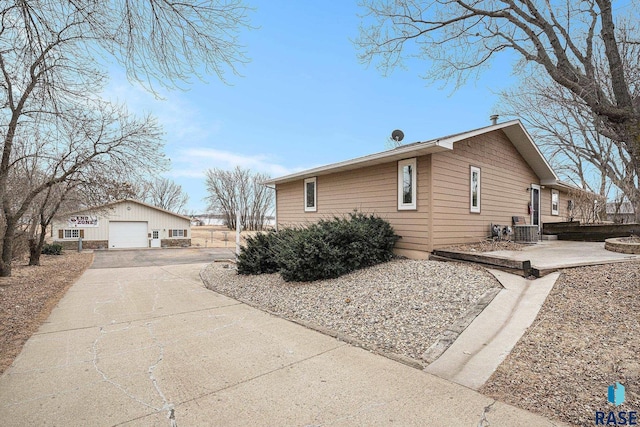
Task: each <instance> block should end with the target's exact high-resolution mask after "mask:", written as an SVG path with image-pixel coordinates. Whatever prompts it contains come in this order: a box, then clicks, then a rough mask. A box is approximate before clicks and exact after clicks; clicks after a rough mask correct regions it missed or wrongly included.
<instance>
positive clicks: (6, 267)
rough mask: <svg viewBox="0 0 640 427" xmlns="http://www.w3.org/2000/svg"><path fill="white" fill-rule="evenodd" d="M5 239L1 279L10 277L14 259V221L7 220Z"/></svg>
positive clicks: (3, 242)
mask: <svg viewBox="0 0 640 427" xmlns="http://www.w3.org/2000/svg"><path fill="white" fill-rule="evenodd" d="M3 237H4V239H3V241H2V260H1V261H0V277H10V276H11V262H12V258H13V239H14V237H15V221H14V220H13V219H10V218H6V228H5V232H4V236H3Z"/></svg>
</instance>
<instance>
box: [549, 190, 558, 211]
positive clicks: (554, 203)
mask: <svg viewBox="0 0 640 427" xmlns="http://www.w3.org/2000/svg"><path fill="white" fill-rule="evenodd" d="M559 206H560V194H559V193H558V190H551V215H560V212H559Z"/></svg>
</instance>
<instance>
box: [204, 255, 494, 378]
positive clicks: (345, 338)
mask: <svg viewBox="0 0 640 427" xmlns="http://www.w3.org/2000/svg"><path fill="white" fill-rule="evenodd" d="M217 262H224V260H217ZM233 263H234V264H235V262H233ZM207 267H208V265H207V266H205V267H203V268H202V270H200V273H199V275H200V280H202V283H203V284H204V287H205V288H207V289H209V290H210V291H212V292H216V293H219V294H220V295H224V296H226V297H227V298H231V299H234V300H236V301H240V302H241V303H243V304H246V305H248V306H249V307H252V308H255V309H257V310H260V311H263V312H265V313H268V314H270V315H271V316H274V317H278V318H280V319H284V320H287V321H289V322H292V323H295V324H297V325H300V326H304V327H305V328H307V329H311V330H313V331H316V332H320V333H321V334H324V335H328V336H330V337H332V338H335V339H337V340H338V341H342V342H344V343H347V344H350V345H352V346H354V347H359V348H362V349H363V350H367V351H369V352H371V353H374V354H378V355H380V356H383V357H386V358H387V359H391V360H394V361H396V362H399V363H402V364H404V365H407V366H409V367H411V368H414V369H419V370H423V369H424V368H425V364H424V363H423V362H422V361H420V360H416V359H414V358H412V357H408V356H403V355H401V354H396V353H390V352H387V351H384V350H381V349H380V348H379V347H377V346H373V345H370V344H368V343H366V342H364V341H361V340H359V339H357V338H354V337H352V336H350V335H347V334H345V333H342V332H338V331H334V330H333V329H329V328H325V327H324V326H320V325H317V324H315V323H311V322H307V321H304V320H298V319H294V318H291V317H287V316H283V315H281V314H279V313H275V312H273V311H270V310H265V309H264V308H262V307H259V306H257V305H255V304H253V303H252V302H251V301H247V300H245V299H244V298H236V297H234V296H232V295H229V294H227V293H225V292H220V291H218V290H216V289H212V288H211V287H210V286H209V283H208V281H207V279H206V276H205V275H204V271H205V270H206V269H207ZM496 289H498V291H499V288H496ZM483 298H484V296H483ZM487 304H488V303H487ZM476 315H477V314H476ZM471 320H473V319H471ZM443 351H444V350H443Z"/></svg>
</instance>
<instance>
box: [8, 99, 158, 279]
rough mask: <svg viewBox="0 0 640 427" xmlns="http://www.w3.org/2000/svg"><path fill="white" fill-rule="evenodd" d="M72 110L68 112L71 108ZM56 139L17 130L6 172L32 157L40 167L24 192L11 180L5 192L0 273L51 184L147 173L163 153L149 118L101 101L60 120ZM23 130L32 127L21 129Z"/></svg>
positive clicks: (13, 172) (10, 173)
mask: <svg viewBox="0 0 640 427" xmlns="http://www.w3.org/2000/svg"><path fill="white" fill-rule="evenodd" d="M70 113H71V112H70ZM57 124H58V127H57V128H56V135H57V137H58V138H59V139H58V140H57V141H56V142H55V143H52V142H51V141H47V140H46V139H44V140H43V139H42V138H44V137H45V136H44V135H43V134H40V135H39V138H33V139H34V141H33V142H32V143H29V136H28V135H24V136H23V135H20V137H19V138H18V140H19V141H20V142H21V144H20V145H19V147H20V150H16V151H14V153H13V154H14V156H13V161H12V162H11V163H10V164H11V166H12V167H11V168H8V177H12V176H15V175H16V174H20V173H21V171H22V170H24V167H23V166H20V165H23V164H26V163H28V161H31V162H36V164H37V165H38V168H39V169H38V170H39V171H40V172H39V173H38V174H37V175H33V176H34V179H33V180H32V181H31V182H30V183H29V185H28V186H26V187H24V188H23V189H22V191H19V192H16V191H12V189H13V188H14V186H13V185H9V184H11V181H9V180H8V182H7V189H8V191H7V192H6V193H5V196H4V197H3V200H2V201H3V204H2V215H3V220H4V227H3V230H2V233H1V234H0V237H1V238H2V248H1V251H2V257H1V259H0V276H7V275H10V274H11V258H12V251H13V237H14V236H15V232H16V230H17V228H18V225H19V223H20V221H21V219H22V218H23V216H24V215H25V214H26V213H27V212H28V211H29V209H30V207H31V205H32V203H34V202H35V201H36V198H37V197H38V196H39V195H40V194H41V193H43V192H46V191H48V189H49V188H51V187H53V186H56V185H59V184H61V183H63V182H67V183H68V184H69V185H74V186H79V185H80V184H81V183H88V182H91V181H92V180H95V177H96V176H105V175H108V174H109V173H113V174H115V175H124V174H125V173H129V174H133V173H149V172H150V171H149V169H150V168H151V169H155V168H157V167H161V166H162V164H163V161H164V156H163V154H162V152H161V151H160V148H161V147H162V144H161V143H160V130H159V128H158V126H157V124H156V123H155V121H154V120H153V119H151V118H149V117H147V118H145V119H142V120H139V119H136V118H135V117H133V116H131V115H129V114H128V113H127V112H126V110H124V109H123V108H122V107H114V106H113V105H111V104H107V103H102V102H97V103H95V102H91V103H87V104H85V109H83V114H82V116H78V115H75V118H74V120H73V121H72V122H71V123H68V122H66V121H64V122H58V123H57ZM23 130H32V129H25V128H23Z"/></svg>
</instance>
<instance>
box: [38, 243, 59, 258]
mask: <svg viewBox="0 0 640 427" xmlns="http://www.w3.org/2000/svg"><path fill="white" fill-rule="evenodd" d="M42 253H43V254H44V255H62V245H61V244H59V243H51V244H49V243H45V244H44V246H43V247H42Z"/></svg>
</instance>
